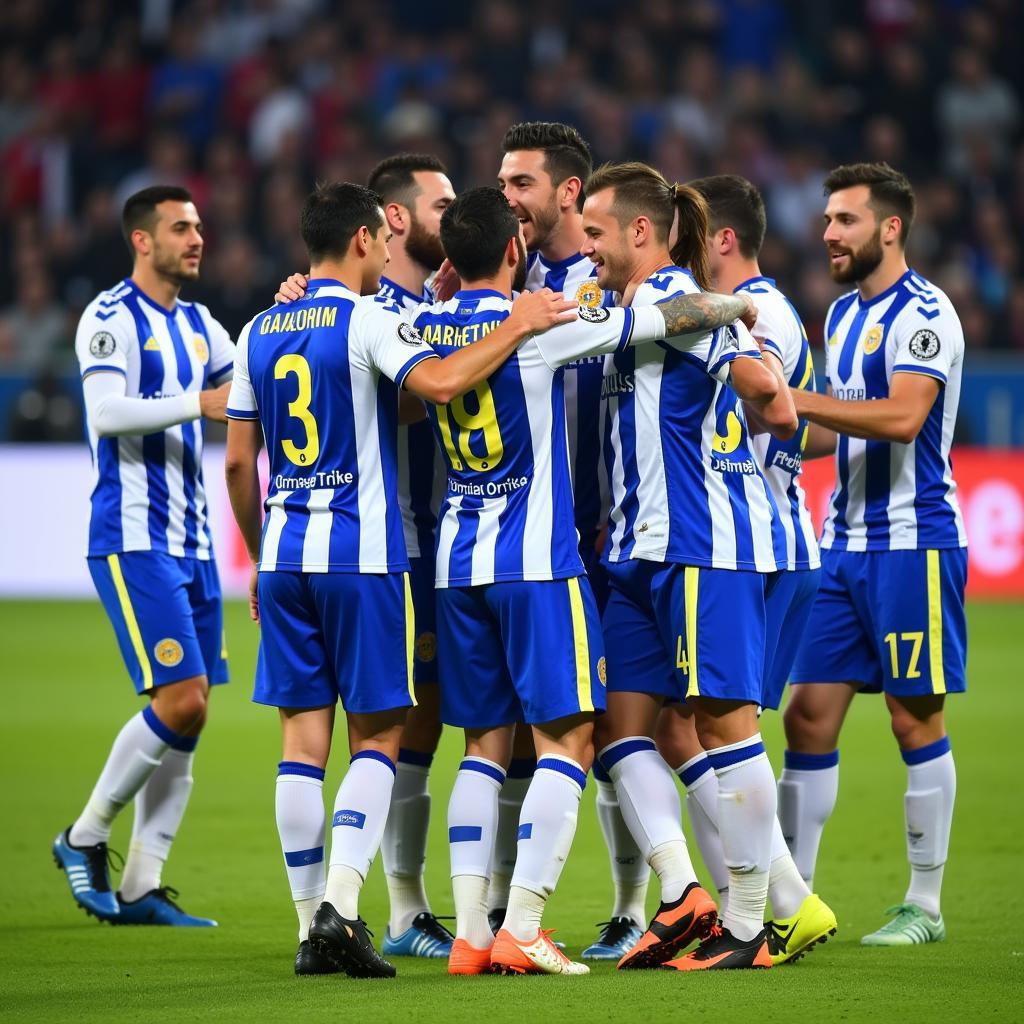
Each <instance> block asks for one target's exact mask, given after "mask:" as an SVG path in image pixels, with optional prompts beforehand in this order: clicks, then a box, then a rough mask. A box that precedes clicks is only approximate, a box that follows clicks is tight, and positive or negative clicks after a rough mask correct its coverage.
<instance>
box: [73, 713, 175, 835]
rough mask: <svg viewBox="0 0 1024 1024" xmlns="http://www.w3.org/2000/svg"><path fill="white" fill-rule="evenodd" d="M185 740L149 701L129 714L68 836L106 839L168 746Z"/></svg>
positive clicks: (156, 766) (155, 768) (157, 764)
mask: <svg viewBox="0 0 1024 1024" xmlns="http://www.w3.org/2000/svg"><path fill="white" fill-rule="evenodd" d="M182 741H184V743H185V745H187V744H188V740H187V738H186V737H183V736H179V735H178V734H177V733H176V732H174V731H173V730H172V729H169V728H168V727H167V726H166V725H164V723H163V722H161V721H160V719H159V718H157V716H156V712H155V711H154V710H153V708H152V706H151V705H149V704H147V705H146V706H145V707H144V708H143V709H142V710H141V711H140V712H139V713H138V714H137V715H133V716H132V717H131V718H129V719H128V721H127V722H126V723H125V724H124V727H123V728H122V729H121V731H120V732H119V733H118V734H117V738H116V739H115V740H114V745H113V746H112V747H111V748H110V754H109V755H108V756H107V763H106V764H105V765H104V766H103V771H102V772H100V777H99V779H97V781H96V786H95V787H94V789H93V791H92V795H91V796H90V797H89V802H88V803H87V804H86V805H85V809H84V810H83V811H82V813H81V814H80V815H79V816H78V820H77V821H76V822H75V823H74V824H73V825H72V826H71V834H70V836H69V837H68V838H69V840H70V842H71V844H72V845H73V846H95V845H96V843H105V842H106V841H107V840H108V839H109V838H110V828H111V826H112V825H113V823H114V818H116V817H117V815H118V812H119V811H120V810H121V809H122V808H123V807H124V805H125V804H127V803H128V801H129V800H131V799H132V797H134V796H135V794H136V793H138V791H139V790H140V789H142V787H143V786H144V785H145V783H146V780H147V779H148V778H149V777H150V775H152V774H153V772H155V771H156V770H157V768H158V767H159V766H160V762H161V761H162V760H163V757H164V754H165V753H166V752H167V748H168V747H169V746H170V745H171V744H172V743H175V744H177V745H179V746H181V745H182ZM193 746H194V744H193Z"/></svg>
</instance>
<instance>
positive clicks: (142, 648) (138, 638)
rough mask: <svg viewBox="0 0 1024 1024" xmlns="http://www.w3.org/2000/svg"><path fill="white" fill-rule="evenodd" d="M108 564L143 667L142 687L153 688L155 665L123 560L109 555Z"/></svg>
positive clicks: (130, 634)
mask: <svg viewBox="0 0 1024 1024" xmlns="http://www.w3.org/2000/svg"><path fill="white" fill-rule="evenodd" d="M107 565H108V566H110V575H111V577H113V580H114V589H115V590H116V591H117V599H118V601H120V602H121V614H122V615H123V616H124V621H125V625H126V626H127V627H128V636H129V637H131V641H132V647H133V649H134V650H135V657H137V658H138V659H139V667H140V668H141V669H142V688H143V689H144V690H152V689H153V667H152V666H151V665H150V663H149V655H148V654H147V653H146V645H145V644H144V643H143V642H142V632H141V631H140V629H139V622H138V619H136V618H135V609H134V608H132V599H131V596H130V595H129V593H128V588H127V586H125V582H124V575H123V574H122V573H121V562H120V561H119V560H118V557H117V555H107Z"/></svg>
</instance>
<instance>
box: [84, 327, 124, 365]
mask: <svg viewBox="0 0 1024 1024" xmlns="http://www.w3.org/2000/svg"><path fill="white" fill-rule="evenodd" d="M116 349H117V341H116V340H115V338H114V336H113V335H112V334H110V333H109V332H108V331H99V332H98V333H96V334H94V335H93V336H92V341H90V342H89V351H90V352H91V353H92V354H93V355H94V356H95V357H96V358H97V359H107V358H108V357H110V356H112V355H113V354H114V351H115V350H116Z"/></svg>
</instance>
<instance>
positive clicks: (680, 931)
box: [618, 882, 718, 971]
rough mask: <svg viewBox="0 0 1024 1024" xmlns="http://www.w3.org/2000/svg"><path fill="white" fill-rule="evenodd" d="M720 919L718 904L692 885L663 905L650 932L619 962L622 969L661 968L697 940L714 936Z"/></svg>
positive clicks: (699, 888) (650, 927)
mask: <svg viewBox="0 0 1024 1024" xmlns="http://www.w3.org/2000/svg"><path fill="white" fill-rule="evenodd" d="M717 920H718V908H717V907H716V906H715V901H714V900H713V899H712V898H711V897H710V896H709V895H708V894H707V893H706V892H705V891H704V890H703V889H702V888H701V887H700V886H699V885H698V884H697V883H696V882H691V883H690V884H689V885H688V886H687V887H686V889H685V890H684V891H683V895H682V896H680V897H679V899H677V900H676V901H675V902H674V903H662V905H661V906H660V907H659V908H658V912H657V913H656V914H655V915H654V917H652V918H651V923H650V924H649V925H648V926H647V931H645V932H644V933H643V935H641V936H640V939H639V940H638V941H637V942H636V944H635V945H634V946H633V947H632V948H631V949H630V950H629V952H627V953H626V954H625V956H623V957H622V959H621V960H620V961H619V965H618V966H619V970H620V971H629V970H637V969H642V968H650V967H659V966H661V964H663V963H664V962H665V961H666V960H671V959H672V957H673V956H675V954H676V953H678V952H679V951H680V950H683V949H685V948H686V947H687V946H688V945H689V944H690V943H691V942H693V940H694V939H703V938H705V937H706V936H708V935H710V934H711V930H712V928H714V927H715V922H716V921H717Z"/></svg>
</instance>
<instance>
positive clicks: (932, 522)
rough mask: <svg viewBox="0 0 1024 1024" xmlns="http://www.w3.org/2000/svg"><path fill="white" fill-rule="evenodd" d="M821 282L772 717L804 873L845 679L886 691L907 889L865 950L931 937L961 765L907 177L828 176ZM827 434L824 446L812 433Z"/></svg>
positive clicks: (960, 595)
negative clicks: (799, 572)
mask: <svg viewBox="0 0 1024 1024" xmlns="http://www.w3.org/2000/svg"><path fill="white" fill-rule="evenodd" d="M825 191H826V194H827V195H828V203H827V205H826V208H825V224H826V227H825V235H824V241H825V245H826V247H827V249H828V257H829V270H830V272H831V274H832V279H833V280H834V281H836V282H838V283H841V284H852V285H855V286H856V287H855V288H854V290H853V291H851V292H848V293H847V294H846V295H843V296H842V297H841V298H839V299H837V300H836V301H835V302H834V303H833V304H832V306H831V308H830V309H829V313H828V317H827V319H826V335H827V338H828V342H827V344H826V368H827V373H828V387H829V392H830V393H829V394H827V395H819V394H815V393H814V392H806V391H796V392H794V400H795V401H796V406H797V410H798V412H799V413H800V415H801V416H803V417H805V418H806V419H808V420H810V422H811V423H812V424H814V425H816V426H815V427H812V437H811V439H810V442H809V448H810V449H819V448H820V449H821V450H827V449H828V448H829V446H830V445H831V444H832V443H833V434H832V433H831V432H835V433H836V434H838V445H837V446H836V449H835V456H836V487H835V491H834V492H833V495H832V501H831V505H830V506H829V513H828V518H827V519H826V522H825V527H824V531H823V533H822V540H821V547H822V580H821V588H820V589H819V591H818V596H817V599H816V601H815V605H814V609H813V611H812V615H811V618H812V621H813V623H814V628H813V629H812V630H811V631H810V632H809V633H808V635H807V638H806V640H805V642H804V645H803V647H802V648H801V650H800V653H799V655H798V656H797V660H796V665H795V667H794V670H793V675H792V682H793V684H794V685H793V689H792V696H791V698H790V701H789V704H788V705H787V707H786V712H785V716H784V719H785V725H786V740H787V746H788V750H787V752H786V769H785V771H784V772H783V774H782V780H781V783H780V794H782V800H781V811H782V823H783V829H784V831H785V833H786V835H787V836H790V837H791V840H790V842H791V845H792V848H793V852H794V857H795V860H796V863H797V866H798V867H799V869H800V872H801V874H802V875H803V876H804V877H805V878H806V879H808V880H810V878H811V877H812V875H813V873H814V864H815V859H816V856H817V850H818V844H819V842H820V839H821V834H822V830H823V829H824V825H825V822H826V821H827V820H828V816H829V814H830V813H831V812H832V808H833V806H834V805H835V800H836V791H837V785H838V774H839V767H838V764H839V751H838V742H839V732H840V729H841V727H842V724H843V719H844V718H845V716H846V712H847V709H848V708H849V706H850V702H851V701H852V700H853V697H854V695H855V694H856V693H857V692H858V691H862V692H869V693H870V692H874V693H877V692H879V691H882V692H884V693H885V702H886V706H887V707H888V709H889V714H890V717H891V722H892V731H893V734H894V736H895V737H896V742H897V744H898V746H899V749H900V753H901V755H902V757H903V760H904V762H905V763H906V765H907V791H906V795H905V797H904V812H905V816H906V828H907V856H908V859H909V860H910V886H909V888H908V889H907V893H906V896H905V897H904V900H903V902H902V903H900V904H898V905H897V906H895V907H893V908H892V910H891V911H890V913H891V914H893V915H894V918H893V920H892V921H890V922H888V923H887V924H886V925H884V926H883V927H882V928H880V929H879V930H878V931H876V932H872V933H871V934H870V935H865V936H864V938H863V939H862V940H861V941H862V942H863V943H864V944H865V945H869V946H893V945H909V944H913V943H920V942H939V941H941V940H942V939H943V938H944V937H945V926H944V924H943V921H942V913H941V909H940V903H939V897H940V892H941V887H942V873H943V865H944V864H945V862H946V855H947V851H948V848H949V834H950V829H951V827H952V821H953V801H954V797H955V794H956V771H955V769H954V766H953V754H952V752H951V749H950V743H949V737H948V735H947V734H946V725H945V719H944V715H943V705H944V702H945V696H946V694H947V693H962V692H963V691H964V689H965V688H966V678H965V660H966V648H967V632H966V620H965V615H964V585H965V578H966V573H967V551H966V545H967V538H966V534H965V532H964V523H963V517H962V516H961V514H960V508H959V506H958V504H957V499H956V483H955V481H954V480H953V473H952V467H951V465H950V458H949V451H950V446H951V444H952V441H953V426H954V423H955V422H956V412H957V404H958V400H959V397H960V378H961V374H962V371H963V359H964V336H963V329H962V328H961V326H960V321H959V319H958V317H957V315H956V312H955V310H954V309H953V306H952V305H951V303H950V301H949V299H948V298H947V297H946V295H945V294H944V293H943V292H942V291H940V290H939V289H938V288H936V287H935V285H933V284H931V283H930V282H928V281H926V280H925V279H924V278H922V277H921V276H920V275H918V274H916V273H914V271H913V270H911V269H909V268H908V266H907V260H906V252H905V249H906V243H907V236H908V234H909V233H910V228H911V224H912V223H913V219H914V193H913V190H912V189H911V186H910V183H909V182H908V181H907V179H906V178H905V177H904V176H903V175H902V174H900V173H899V172H898V171H895V170H893V169H892V168H891V167H889V166H888V165H887V164H852V165H847V166H843V167H837V168H836V169H835V170H834V171H832V172H831V173H830V174H829V175H828V177H827V178H826V179H825ZM814 430H818V431H819V432H820V433H821V434H823V435H824V436H823V437H822V439H821V440H820V441H819V440H818V439H816V438H815V436H814V434H813V431H814Z"/></svg>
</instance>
